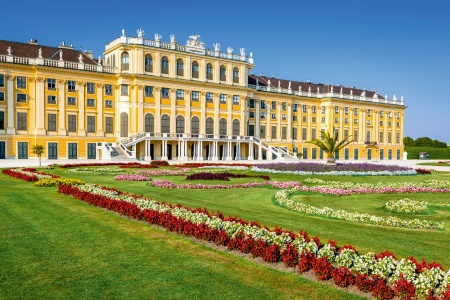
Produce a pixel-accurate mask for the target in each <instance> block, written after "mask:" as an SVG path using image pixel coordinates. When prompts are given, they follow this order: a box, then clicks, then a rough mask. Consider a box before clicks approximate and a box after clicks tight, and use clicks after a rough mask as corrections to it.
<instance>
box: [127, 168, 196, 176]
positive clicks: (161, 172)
mask: <svg viewBox="0 0 450 300" xmlns="http://www.w3.org/2000/svg"><path fill="white" fill-rule="evenodd" d="M190 170H191V169H189V168H183V169H178V170H140V171H136V172H135V173H136V174H143V175H145V176H183V175H185V174H186V172H189V171H190Z"/></svg>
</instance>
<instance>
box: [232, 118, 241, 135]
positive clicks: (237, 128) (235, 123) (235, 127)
mask: <svg viewBox="0 0 450 300" xmlns="http://www.w3.org/2000/svg"><path fill="white" fill-rule="evenodd" d="M240 127H241V124H240V122H239V120H237V119H234V120H233V135H239V133H240Z"/></svg>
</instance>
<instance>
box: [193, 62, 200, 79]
mask: <svg viewBox="0 0 450 300" xmlns="http://www.w3.org/2000/svg"><path fill="white" fill-rule="evenodd" d="M198 71H199V68H198V62H196V61H194V62H193V63H192V78H198Z"/></svg>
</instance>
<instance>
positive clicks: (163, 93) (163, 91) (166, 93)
mask: <svg viewBox="0 0 450 300" xmlns="http://www.w3.org/2000/svg"><path fill="white" fill-rule="evenodd" d="M161 98H166V99H167V98H169V88H162V89H161Z"/></svg>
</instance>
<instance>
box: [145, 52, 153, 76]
mask: <svg viewBox="0 0 450 300" xmlns="http://www.w3.org/2000/svg"><path fill="white" fill-rule="evenodd" d="M144 67H145V72H153V58H152V56H151V55H150V54H147V55H146V56H145V65H144Z"/></svg>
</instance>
